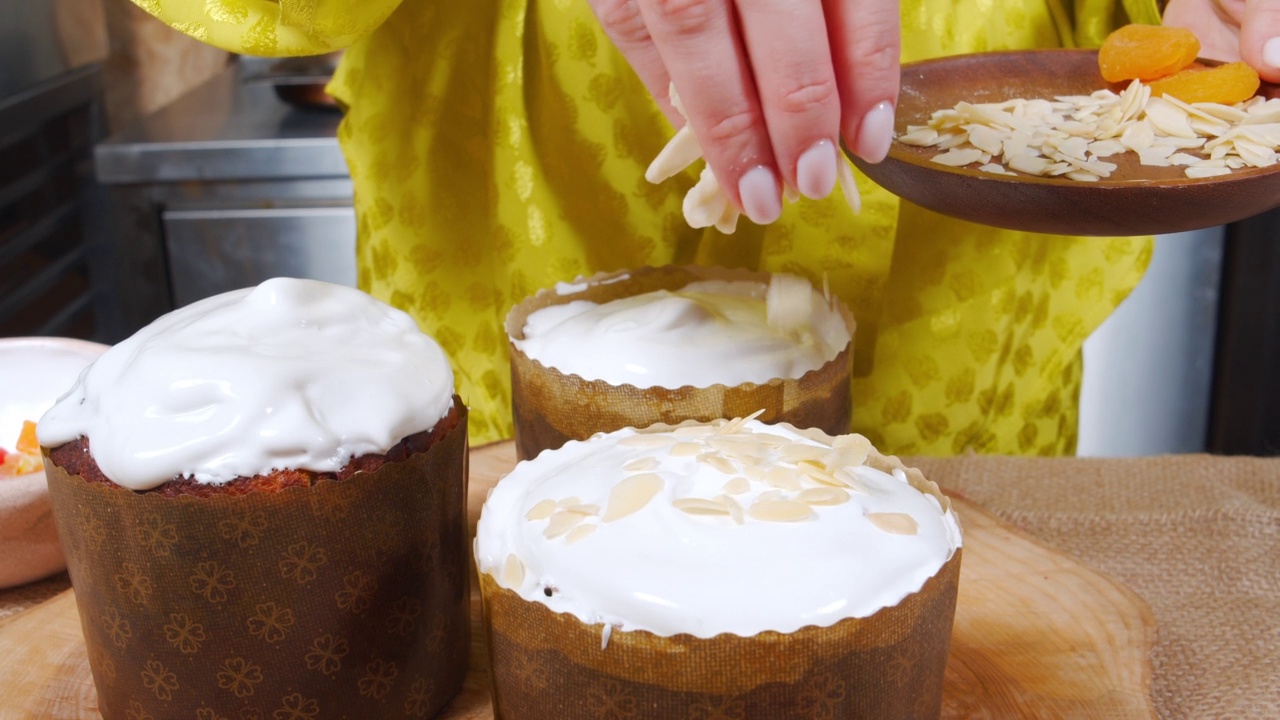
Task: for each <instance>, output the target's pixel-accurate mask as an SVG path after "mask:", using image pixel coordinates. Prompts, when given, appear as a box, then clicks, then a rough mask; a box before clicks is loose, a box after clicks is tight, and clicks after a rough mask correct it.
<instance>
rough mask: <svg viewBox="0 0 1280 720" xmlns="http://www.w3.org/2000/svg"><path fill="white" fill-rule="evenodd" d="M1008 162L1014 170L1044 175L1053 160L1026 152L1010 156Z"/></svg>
mask: <svg viewBox="0 0 1280 720" xmlns="http://www.w3.org/2000/svg"><path fill="white" fill-rule="evenodd" d="M1006 164H1007V165H1008V166H1009V167H1011V168H1013V169H1014V170H1017V171H1018V172H1024V173H1027V174H1028V175H1043V174H1044V172H1045V170H1046V169H1047V168H1048V167H1049V166H1050V165H1051V164H1052V162H1051V161H1050V160H1049V159H1048V158H1043V157H1038V156H1036V155H1031V154H1030V153H1026V154H1023V155H1015V156H1014V157H1011V158H1009V159H1008V161H1007V162H1006Z"/></svg>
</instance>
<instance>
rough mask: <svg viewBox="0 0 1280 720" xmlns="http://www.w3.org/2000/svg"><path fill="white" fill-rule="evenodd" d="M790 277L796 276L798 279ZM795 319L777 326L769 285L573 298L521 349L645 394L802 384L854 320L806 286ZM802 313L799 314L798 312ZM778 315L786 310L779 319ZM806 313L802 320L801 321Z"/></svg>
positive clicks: (531, 326)
mask: <svg viewBox="0 0 1280 720" xmlns="http://www.w3.org/2000/svg"><path fill="white" fill-rule="evenodd" d="M788 277H789V276H788ZM797 281H798V282H800V283H803V288H804V290H803V291H802V294H800V295H798V296H797V295H796V294H794V293H791V294H790V297H789V298H788V299H789V300H791V301H792V302H791V303H789V305H790V307H789V310H791V312H789V313H787V314H788V315H790V316H792V319H791V321H790V322H788V323H786V324H783V325H780V324H778V323H776V322H774V323H771V322H770V311H771V310H773V309H774V308H772V307H770V306H769V305H770V303H772V304H774V305H776V304H777V303H775V302H774V299H773V298H772V297H769V298H768V299H769V302H768V303H767V302H766V298H767V296H769V295H770V293H769V286H767V285H765V284H764V283H761V282H756V281H750V280H702V281H696V282H692V283H690V284H688V285H686V286H684V287H683V288H680V289H677V290H658V291H654V292H648V293H643V294H640V295H634V296H631V297H626V298H620V299H617V300H613V301H610V302H606V303H595V302H591V301H589V300H573V301H570V302H568V303H564V304H560V305H550V306H548V307H544V308H541V309H539V310H536V311H534V312H533V313H531V314H530V315H529V316H528V318H527V319H526V321H525V325H524V328H523V333H522V334H523V337H521V338H514V339H513V340H512V342H513V343H514V344H515V346H516V348H517V349H519V350H520V351H521V352H523V353H524V354H525V355H527V356H529V357H530V358H532V359H534V360H537V361H538V362H540V363H542V364H543V365H545V366H547V367H551V368H554V369H556V370H559V371H560V372H563V373H566V374H574V375H579V376H581V377H583V378H585V379H588V380H603V381H605V382H608V383H611V384H614V385H622V384H630V385H634V386H636V387H639V388H649V387H668V388H678V387H683V386H686V385H691V386H694V387H709V386H711V385H717V384H719V385H738V384H742V383H764V382H768V381H769V380H772V379H774V378H798V377H800V376H802V375H804V374H805V373H807V372H809V371H810V370H815V369H817V368H819V367H821V366H822V365H823V364H824V363H826V362H829V361H830V360H832V359H834V358H835V357H836V356H837V355H838V354H839V353H840V351H841V350H843V349H844V348H845V347H846V346H847V345H848V344H849V341H850V331H849V327H848V325H847V324H846V323H845V321H844V318H842V317H841V315H840V313H839V311H837V310H836V309H835V307H834V306H833V305H832V303H831V302H829V301H828V300H827V299H826V298H825V297H824V296H823V295H822V293H820V292H818V291H817V290H815V289H814V288H813V287H811V286H809V284H808V283H807V282H805V281H803V280H800V279H797ZM797 307H798V312H797ZM774 314H775V315H777V313H774ZM796 315H799V317H798V318H796V317H795V316H796Z"/></svg>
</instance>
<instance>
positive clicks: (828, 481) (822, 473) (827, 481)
mask: <svg viewBox="0 0 1280 720" xmlns="http://www.w3.org/2000/svg"><path fill="white" fill-rule="evenodd" d="M796 467H797V468H799V470H800V472H802V473H804V475H805V477H807V478H809V479H810V480H812V481H814V482H816V483H820V484H822V485H829V486H831V487H843V486H844V482H843V481H842V480H840V479H839V478H837V477H836V476H835V475H834V474H833V473H830V472H828V471H827V469H826V468H823V467H819V466H816V465H813V464H811V463H807V462H805V463H800V464H799V465H797V466H796Z"/></svg>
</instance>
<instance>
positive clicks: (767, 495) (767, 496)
mask: <svg viewBox="0 0 1280 720" xmlns="http://www.w3.org/2000/svg"><path fill="white" fill-rule="evenodd" d="M780 497H782V491H781V490H777V489H774V490H765V491H764V492H762V493H760V494H759V495H757V496H756V499H755V500H753V501H752V502H769V501H770V500H777V499H778V498H780Z"/></svg>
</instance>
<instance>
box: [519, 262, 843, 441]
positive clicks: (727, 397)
mask: <svg viewBox="0 0 1280 720" xmlns="http://www.w3.org/2000/svg"><path fill="white" fill-rule="evenodd" d="M769 277H770V274H769V273H764V272H753V271H749V270H740V269H726V268H712V267H703V266H699V265H688V266H664V267H657V268H654V267H645V268H640V269H637V270H626V271H622V272H613V273H601V274H598V275H595V276H593V277H590V278H586V279H581V280H578V281H576V282H574V283H572V286H574V287H575V291H573V292H565V293H563V294H561V293H560V292H558V291H557V290H556V289H555V288H548V289H544V290H542V291H540V292H538V293H537V294H536V295H534V296H533V297H531V298H528V299H527V300H525V301H524V302H522V303H520V304H519V305H517V306H516V307H514V308H512V310H511V312H510V313H509V314H508V315H507V321H506V331H507V337H508V338H509V339H510V338H521V337H523V335H522V333H523V329H524V325H525V321H526V320H527V319H528V317H529V315H530V314H532V313H533V312H534V311H536V310H540V309H542V308H544V307H548V306H550V305H560V304H564V303H568V302H571V301H573V300H591V301H593V302H597V303H604V302H608V301H610V300H616V299H619V298H623V297H630V296H632V295H639V294H642V293H646V292H652V291H654V290H676V289H679V288H682V287H684V286H685V285H688V284H689V283H691V282H695V281H699V280H753V281H756V282H763V283H765V284H768V282H769ZM834 302H835V304H836V307H837V308H838V309H839V311H840V313H841V315H842V316H843V317H844V319H845V322H846V323H847V324H848V326H849V334H850V336H851V337H852V336H853V333H854V331H855V323H854V319H853V315H852V313H850V312H849V309H848V308H847V307H845V306H844V304H843V303H841V302H840V301H839V300H834ZM508 344H509V351H510V355H511V403H512V414H513V419H514V422H515V443H516V455H517V457H519V458H520V459H527V458H532V457H536V456H537V455H538V453H540V452H541V451H543V450H546V449H551V448H558V447H560V446H561V445H563V444H564V443H565V442H567V441H569V440H585V439H587V438H589V437H591V436H592V435H594V434H596V433H598V432H610V431H613V430H618V429H620V428H624V427H647V426H649V425H653V424H655V423H668V424H674V423H679V422H681V421H683V420H688V419H693V420H699V421H703V422H705V421H709V420H715V419H718V418H734V417H742V416H745V415H750V414H751V413H753V412H755V411H757V410H760V409H763V410H764V413H763V414H762V415H761V416H760V420H761V421H762V422H767V423H773V422H779V421H786V422H789V423H791V424H793V425H796V426H797V427H815V428H820V429H821V430H823V431H825V432H828V433H831V434H837V435H838V434H842V433H846V432H848V431H849V423H850V420H851V418H852V412H853V407H852V399H851V395H850V375H851V371H852V362H853V361H852V357H853V343H852V341H851V342H850V343H849V344H848V345H847V346H846V347H845V348H844V350H842V351H841V352H840V354H839V355H837V356H836V357H835V358H834V359H833V360H831V361H829V362H827V363H826V364H824V365H823V366H822V367H820V368H817V369H815V370H812V371H810V372H808V373H806V374H805V375H804V376H802V377H800V378H794V379H784V378H775V379H773V380H771V381H769V382H767V383H763V384H755V383H743V384H741V385H735V386H725V385H713V386H711V387H705V388H698V387H692V386H685V387H681V388H638V387H636V386H634V385H627V384H622V385H613V384H611V383H608V382H604V381H602V380H587V379H584V378H582V377H581V376H579V375H573V374H566V373H562V372H560V371H558V370H555V369H554V368H549V367H547V366H545V365H543V364H542V363H540V362H538V361H536V360H533V359H531V358H530V357H529V356H528V355H525V354H524V353H523V352H521V351H520V350H519V349H518V348H516V346H515V343H514V342H510V340H509V342H508Z"/></svg>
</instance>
